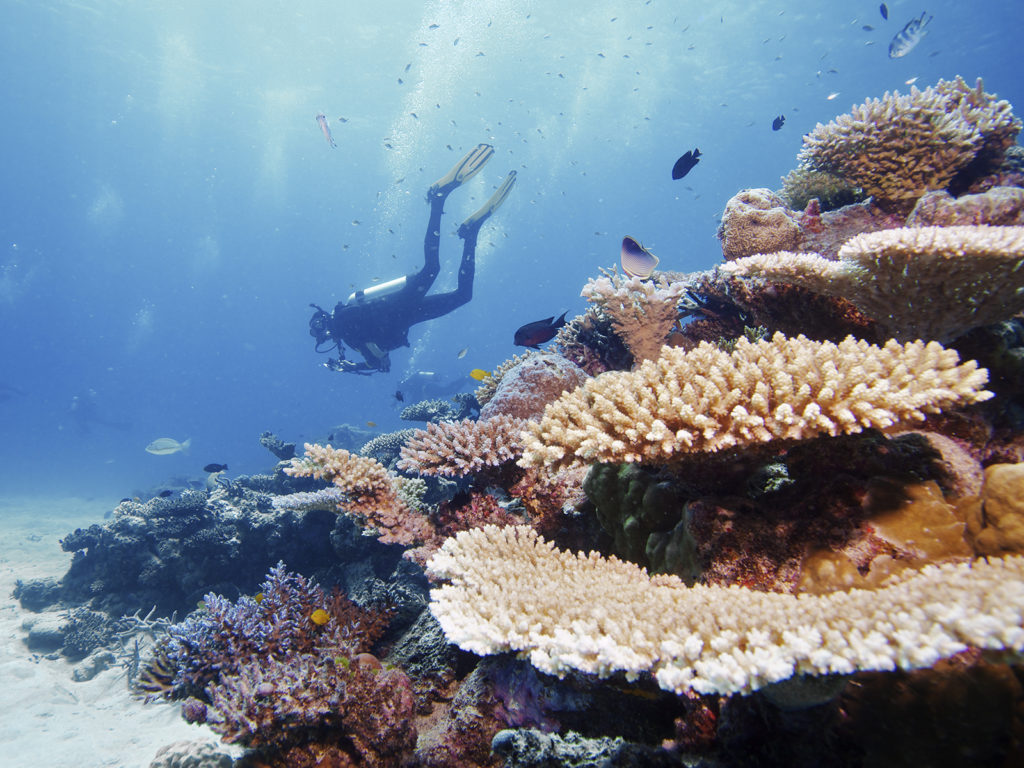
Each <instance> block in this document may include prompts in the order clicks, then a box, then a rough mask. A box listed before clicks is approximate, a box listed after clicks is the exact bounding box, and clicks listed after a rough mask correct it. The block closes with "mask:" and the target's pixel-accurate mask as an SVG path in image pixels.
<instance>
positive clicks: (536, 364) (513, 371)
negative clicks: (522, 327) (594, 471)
mask: <svg viewBox="0 0 1024 768" xmlns="http://www.w3.org/2000/svg"><path fill="white" fill-rule="evenodd" d="M586 380H587V374H586V373H584V371H583V370H582V369H581V368H579V367H578V366H577V365H575V364H574V363H572V362H570V361H569V360H566V359H565V358H564V357H561V356H560V355H555V354H551V353H549V352H540V353H537V354H533V355H530V356H529V357H527V358H526V359H524V360H523V361H522V362H520V363H518V364H517V365H515V366H513V367H512V368H509V369H508V370H507V371H505V372H504V373H503V374H502V377H501V381H500V383H499V384H498V386H497V388H496V389H495V391H494V395H493V396H492V397H491V398H490V400H488V401H487V405H485V406H484V407H483V408H482V409H481V410H480V420H481V421H486V420H488V419H492V418H494V417H495V416H514V417H516V418H519V419H535V418H537V417H538V416H540V414H541V413H543V412H544V407H545V406H546V405H547V404H548V403H550V402H551V401H552V400H554V399H555V398H557V397H558V396H559V395H560V394H562V393H563V392H566V391H568V390H570V389H574V388H576V387H578V386H579V385H580V384H582V383H583V382H584V381H586Z"/></svg>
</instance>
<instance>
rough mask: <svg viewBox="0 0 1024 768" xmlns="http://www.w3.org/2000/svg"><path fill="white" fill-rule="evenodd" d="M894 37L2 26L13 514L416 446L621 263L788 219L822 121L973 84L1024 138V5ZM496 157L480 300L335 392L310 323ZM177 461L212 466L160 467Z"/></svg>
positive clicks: (363, 282)
mask: <svg viewBox="0 0 1024 768" xmlns="http://www.w3.org/2000/svg"><path fill="white" fill-rule="evenodd" d="M888 6H889V19H888V21H886V20H884V19H883V18H882V17H881V15H880V13H879V7H878V3H876V2H868V1H867V0H856V1H854V2H828V3H825V2H802V3H792V2H751V1H750V0H731V1H730V2H721V1H719V2H707V0H705V1H704V2H700V3H698V2H668V1H667V0H648V2H643V1H642V0H636V1H635V2H604V1H598V2H595V1H594V0H585V1H582V0H580V1H576V0H559V2H550V1H544V2H542V1H537V2H528V1H521V2H511V1H508V0H505V1H501V0H475V1H473V2H468V1H467V2H438V1H437V0H433V1H432V2H426V3H424V2H419V1H416V2H411V1H409V0H384V2H376V3H355V2H323V1H322V0H319V1H316V2H313V1H310V2H269V1H266V0H246V1H245V2H241V1H240V0H233V1H232V2H218V1H216V0H196V1H194V2H127V1H122V2H114V1H110V2H103V1H101V0H74V1H73V2H57V1H54V0H24V2H15V0H5V2H3V3H2V5H0V22H2V23H0V41H2V43H0V62H2V64H0V75H2V76H0V104H2V110H3V121H2V122H0V138H2V142H0V144H2V146H3V167H2V182H0V184H2V186H0V188H2V199H0V328H2V333H0V424H2V432H0V435H2V439H0V482H2V487H0V493H3V494H6V495H11V494H16V495H26V494H27V495H39V496H46V495H50V494H58V493H59V494H64V495H66V494H75V495H82V496H86V497H88V496H92V497H96V498H98V499H102V498H107V497H109V499H110V501H111V503H114V502H116V501H117V499H118V498H120V497H121V496H126V495H133V494H134V493H140V492H144V491H146V490H147V489H153V488H158V487H171V486H172V485H173V483H176V482H180V481H181V479H182V478H193V479H197V480H202V479H203V477H204V476H203V473H202V471H201V469H202V466H203V465H204V464H206V463H208V462H225V463H228V464H229V465H230V468H231V472H230V474H235V473H239V472H246V473H251V472H257V471H262V470H266V469H268V468H270V467H271V466H273V463H274V459H273V457H272V456H271V455H270V454H269V453H268V452H267V451H266V450H265V449H264V448H262V447H261V446H260V445H259V442H258V438H259V435H260V433H261V432H263V431H264V430H272V431H274V432H276V433H278V434H279V435H280V436H281V437H283V438H284V439H286V440H293V441H296V442H299V443H301V442H302V441H303V440H307V439H313V438H318V437H319V438H323V437H324V436H325V435H326V434H327V433H328V431H329V430H330V429H331V428H332V427H334V426H335V425H338V424H343V423H350V424H353V425H365V423H366V422H367V421H372V422H375V423H376V424H377V425H378V429H379V430H392V429H397V428H401V427H406V426H409V423H408V422H402V421H400V420H399V418H398V411H399V405H398V404H397V403H396V402H395V400H394V397H393V394H394V392H395V390H396V389H398V388H400V382H401V380H402V379H403V377H405V376H407V375H409V374H410V373H413V372H416V371H432V372H434V373H435V374H436V375H437V376H438V377H440V378H442V379H444V380H451V379H457V378H459V377H465V375H466V374H467V373H468V372H469V370H470V369H472V368H477V367H479V368H492V367H493V366H496V365H497V364H498V363H500V362H502V361H503V360H505V359H507V358H508V357H510V356H511V355H513V354H514V353H516V352H517V351H522V350H519V349H517V348H515V347H514V346H513V345H512V334H513V331H514V330H515V329H516V328H517V327H518V326H520V325H522V324H523V323H525V322H528V321H531V320H536V319H539V318H543V317H547V316H549V315H553V314H554V315H557V314H559V313H561V312H562V311H565V310H568V311H569V316H570V317H571V316H572V315H573V314H575V313H577V312H579V311H581V310H582V309H583V308H584V301H583V300H582V299H581V298H580V297H579V292H580V288H581V287H582V286H583V284H584V283H585V281H586V280H587V278H588V277H590V276H594V275H596V274H597V269H598V267H601V266H606V267H607V266H611V265H613V264H615V263H617V261H618V251H619V243H620V240H621V237H622V236H623V235H624V234H630V235H633V236H634V237H636V238H638V239H640V240H641V241H642V242H643V243H644V244H645V245H646V246H648V247H649V248H650V249H651V250H652V251H654V252H655V253H656V254H657V255H658V256H659V257H660V258H661V266H662V267H663V268H665V269H672V270H687V271H689V270H698V269H705V268H709V267H711V266H713V265H714V264H716V263H718V262H719V261H720V258H721V251H720V248H719V245H718V241H717V240H716V237H715V232H716V229H717V226H718V220H719V216H720V214H721V211H722V209H723V208H724V206H725V203H726V201H727V200H728V199H729V198H730V197H731V196H732V195H733V194H734V193H735V192H737V191H738V190H740V189H742V188H746V187H771V188H778V187H779V186H780V177H782V176H783V175H784V174H785V173H786V172H788V171H789V170H790V169H792V168H793V167H794V166H795V162H796V160H795V159H796V155H797V152H798V151H799V149H800V140H801V136H802V134H804V133H805V132H807V131H808V130H810V129H811V128H813V127H814V125H815V124H816V123H817V122H819V121H820V122H826V121H828V120H829V119H831V118H832V117H834V116H835V115H837V114H840V113H843V112H845V111H847V110H848V109H849V108H850V107H851V105H853V104H857V103H860V102H862V101H863V100H864V99H866V98H869V97H877V96H881V95H882V94H883V93H884V92H885V91H886V90H892V89H898V90H900V91H901V92H906V91H907V90H908V88H909V86H908V85H907V84H906V83H907V82H908V81H911V80H912V79H913V78H916V79H917V80H916V84H917V85H918V86H920V87H924V86H927V85H932V84H934V83H935V82H936V81H937V80H938V79H939V78H952V77H953V76H955V75H962V76H964V77H965V78H966V79H968V80H969V81H970V82H973V80H974V79H975V78H976V77H979V76H981V77H983V78H984V80H985V84H986V88H987V90H989V91H992V92H996V93H998V94H999V95H1000V96H1001V97H1003V98H1006V99H1009V100H1010V101H1011V103H1013V104H1014V105H1015V106H1016V108H1017V109H1016V111H1017V114H1018V115H1021V114H1024V82H1022V78H1021V64H1022V62H1024V57H1022V55H1021V30H1022V29H1024V4H1022V3H1021V2H1020V0H1001V1H1000V2H994V1H993V2H979V3H965V2H950V1H949V0H947V1H946V2H934V1H933V2H930V3H928V4H927V10H928V12H929V13H930V14H933V15H934V20H933V21H932V22H931V24H930V26H929V34H928V35H927V37H925V39H924V40H923V42H922V43H921V44H920V45H919V46H918V47H917V48H916V49H915V50H914V51H912V52H911V53H910V54H909V55H908V56H906V57H905V58H902V59H897V60H890V59H889V58H888V56H887V48H888V43H889V40H890V39H891V38H892V36H893V34H895V33H896V32H897V31H898V30H899V29H900V27H902V25H903V24H904V23H906V22H907V21H909V20H910V19H911V18H913V17H916V16H918V15H920V13H921V12H922V11H924V10H925V8H924V7H922V5H921V4H920V3H916V2H901V1H900V0H894V1H893V2H890V3H888ZM864 25H869V26H871V27H873V28H874V29H873V30H869V31H866V30H864V29H863V28H862V27H863V26H864ZM320 111H322V112H324V113H325V114H326V115H327V117H328V119H329V120H330V124H331V127H332V130H333V133H334V137H335V139H336V141H337V143H338V147H337V148H336V149H332V148H331V147H329V146H328V145H327V143H326V142H325V140H324V138H323V136H322V135H321V133H320V131H319V129H318V127H317V124H316V122H315V121H314V117H315V115H316V114H317V113H318V112H320ZM778 114H785V116H786V124H785V126H784V127H783V128H782V130H780V131H778V132H773V131H772V130H771V122H772V119H773V118H774V117H775V116H776V115H778ZM341 117H344V118H345V119H346V120H347V122H344V123H342V122H341V121H340V120H339V118H341ZM478 142H487V143H490V144H493V145H494V147H495V148H496V154H495V156H494V158H493V159H492V160H491V162H490V164H489V165H488V166H487V167H486V168H485V170H484V171H483V172H482V173H481V174H480V175H479V176H477V177H476V178H475V179H473V180H472V182H470V183H469V184H468V185H467V186H466V187H465V188H463V189H461V190H458V191H456V192H455V193H454V194H453V195H452V196H451V198H450V199H449V201H448V205H447V214H446V216H445V220H444V223H443V240H442V254H441V257H442V273H441V277H440V278H439V280H438V282H437V284H436V285H435V288H436V289H438V290H448V289H450V288H452V287H453V286H454V274H455V269H456V265H457V262H458V258H459V254H460V251H461V241H459V240H458V239H457V238H456V237H455V235H454V231H455V229H456V227H457V226H458V224H459V222H461V221H462V220H463V219H464V218H465V217H466V216H467V215H469V213H471V212H472V211H473V210H475V209H476V208H477V207H478V206H479V205H480V204H481V203H482V201H483V200H484V199H486V198H487V196H488V195H489V194H490V192H491V190H492V189H493V188H494V187H495V186H496V185H497V184H498V183H499V182H500V181H501V179H502V178H503V177H504V175H505V174H506V173H507V172H508V171H509V170H510V169H515V170H516V171H518V174H519V181H518V184H517V186H516V188H515V190H514V191H513V193H512V195H511V197H510V198H509V199H508V201H507V202H506V203H505V205H504V206H503V207H502V208H501V210H500V211H499V212H498V213H497V215H496V216H495V217H494V218H493V219H491V221H489V222H488V223H487V224H486V225H485V227H484V229H483V231H482V234H481V237H480V248H479V250H478V258H477V273H476V286H475V295H474V299H473V301H472V302H471V303H470V304H469V305H467V306H465V307H463V308H461V309H459V310H457V311H455V312H454V313H452V314H451V315H449V316H447V317H445V318H443V319H440V320H437V321H434V322H431V323H428V324H424V325H419V326H416V327H415V328H414V329H413V333H412V334H411V341H412V346H411V348H409V349H402V350H398V351H397V352H395V353H393V354H392V361H393V368H392V371H391V373H389V374H386V375H377V376H374V377H357V376H345V375H340V374H335V373H331V372H329V371H327V370H326V369H325V368H323V367H321V365H320V364H321V363H322V362H323V360H324V356H321V355H317V354H315V353H314V351H313V342H312V339H311V338H310V336H309V335H308V332H307V322H308V319H309V316H310V313H311V310H310V309H309V306H308V305H309V303H310V302H317V303H319V304H321V305H323V306H324V307H326V308H328V309H329V308H331V307H333V306H334V303H335V302H336V301H338V300H339V299H342V298H345V297H346V296H347V295H348V294H349V293H350V292H351V291H352V290H353V288H355V287H366V286H369V285H370V284H372V282H373V281H374V280H375V279H381V280H388V279H391V278H394V277H397V276H399V275H401V274H403V273H405V272H407V271H411V270H414V269H416V268H417V267H418V266H419V264H420V263H421V259H422V240H423V234H424V229H425V226H426V219H427V212H428V208H427V206H426V204H425V202H424V193H425V191H426V189H427V187H428V186H429V185H430V184H431V183H432V182H433V181H435V180H436V179H437V178H438V177H440V176H441V175H442V174H444V173H445V172H446V171H447V170H448V169H449V167H450V166H451V165H452V164H453V163H454V162H455V161H456V160H457V159H458V158H459V157H461V156H462V154H463V153H464V152H465V151H466V150H468V149H469V148H471V147H472V146H474V145H475V144H477V143H478ZM694 147H699V148H700V149H701V151H702V152H703V154H704V158H703V159H702V161H701V163H700V164H699V165H698V166H697V167H696V168H695V169H694V170H693V171H692V172H691V173H690V175H689V176H687V177H686V178H685V179H683V180H681V181H675V182H674V181H672V180H671V178H670V169H671V168H672V164H673V162H674V161H675V159H676V158H677V157H678V156H679V155H680V154H682V153H683V152H684V151H685V150H687V149H692V148H694ZM464 348H468V353H467V354H466V355H465V356H464V357H462V358H459V357H458V353H459V351H460V350H462V349H464ZM472 384H473V382H472V381H470V380H469V379H466V387H465V388H466V389H469V388H470V387H471V386H472ZM163 436H167V437H173V438H175V439H178V440H184V439H185V438H191V440H192V446H191V450H190V451H189V452H188V453H187V454H181V453H179V454H174V455H171V456H154V455H150V454H148V453H146V452H145V450H144V448H145V446H146V445H147V444H148V443H149V442H150V441H152V440H153V439H155V438H158V437H163Z"/></svg>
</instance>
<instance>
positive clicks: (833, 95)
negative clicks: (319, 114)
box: [825, 91, 839, 101]
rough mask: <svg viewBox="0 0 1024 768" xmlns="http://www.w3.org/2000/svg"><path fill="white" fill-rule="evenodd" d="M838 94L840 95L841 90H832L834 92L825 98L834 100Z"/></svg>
mask: <svg viewBox="0 0 1024 768" xmlns="http://www.w3.org/2000/svg"><path fill="white" fill-rule="evenodd" d="M838 95H839V91H832V93H830V94H829V95H828V96H826V97H825V98H826V99H827V100H828V101H832V99H834V98H836V96H838Z"/></svg>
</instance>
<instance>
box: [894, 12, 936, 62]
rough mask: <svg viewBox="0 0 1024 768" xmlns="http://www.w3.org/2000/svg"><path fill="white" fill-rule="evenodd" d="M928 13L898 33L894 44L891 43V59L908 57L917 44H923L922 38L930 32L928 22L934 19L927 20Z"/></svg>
mask: <svg viewBox="0 0 1024 768" xmlns="http://www.w3.org/2000/svg"><path fill="white" fill-rule="evenodd" d="M927 13H928V11H925V12H924V13H922V14H921V17H920V18H917V19H911V20H910V21H908V22H907V24H906V26H905V27H903V29H901V30H900V31H899V32H897V33H896V36H895V37H894V38H893V39H892V42H891V43H889V58H890V59H899V58H901V57H903V56H906V55H907V54H908V53H910V52H911V51H912V50H914V48H916V47H917V44H918V43H920V42H921V38H922V37H924V36H925V35H927V34H928V30H926V29H925V27H926V26H928V22H930V21H931V20H932V18H934V17H932V16H929V17H928V18H927V19H926V18H925V15H926V14H927Z"/></svg>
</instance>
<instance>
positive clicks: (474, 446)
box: [397, 416, 526, 477]
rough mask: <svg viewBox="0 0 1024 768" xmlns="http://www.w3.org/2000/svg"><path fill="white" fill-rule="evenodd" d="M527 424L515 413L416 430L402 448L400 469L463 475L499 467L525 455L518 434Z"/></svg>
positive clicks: (434, 473)
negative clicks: (513, 414) (514, 414)
mask: <svg viewBox="0 0 1024 768" xmlns="http://www.w3.org/2000/svg"><path fill="white" fill-rule="evenodd" d="M525 424H526V420H525V419H520V418H516V417H514V416H494V417H492V418H489V419H484V420H480V421H471V420H469V419H465V420H464V421H460V422H442V423H441V424H429V425H428V426H427V428H426V429H425V430H423V429H418V430H416V432H415V433H414V434H413V435H412V437H410V439H409V440H408V441H407V442H406V444H405V445H404V446H403V447H402V450H401V456H402V458H401V460H400V461H399V462H398V465H397V468H398V469H400V470H403V471H407V472H418V473H420V474H424V475H445V476H448V477H462V476H465V475H472V474H475V473H477V472H480V471H481V470H484V469H486V468H494V467H498V466H500V465H502V464H505V463H507V462H510V461H514V460H515V459H518V458H519V456H520V455H521V454H522V447H521V445H520V439H519V433H520V432H521V431H522V429H523V427H524V426H525Z"/></svg>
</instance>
